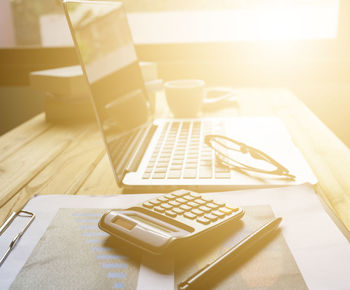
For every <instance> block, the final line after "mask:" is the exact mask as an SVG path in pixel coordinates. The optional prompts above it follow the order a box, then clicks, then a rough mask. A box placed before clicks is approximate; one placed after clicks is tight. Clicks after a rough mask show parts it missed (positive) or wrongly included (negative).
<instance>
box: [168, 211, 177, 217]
mask: <svg viewBox="0 0 350 290" xmlns="http://www.w3.org/2000/svg"><path fill="white" fill-rule="evenodd" d="M165 214H166V215H167V216H170V217H172V218H174V217H176V216H177V214H176V213H175V212H173V211H172V210H167V211H166V212H165Z"/></svg>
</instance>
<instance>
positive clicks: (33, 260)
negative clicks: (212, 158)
mask: <svg viewBox="0 0 350 290" xmlns="http://www.w3.org/2000/svg"><path fill="white" fill-rule="evenodd" d="M244 209H245V211H246V214H245V216H244V217H243V219H242V221H241V222H239V223H237V224H234V225H233V224H230V225H228V226H224V227H223V228H222V230H220V231H215V232H213V233H209V234H206V236H205V238H204V239H201V240H200V241H199V240H197V239H193V240H191V241H189V242H187V243H186V244H184V245H182V246H181V247H179V249H178V251H177V253H176V259H174V260H175V261H176V262H175V279H174V280H175V285H174V286H175V287H176V285H177V284H178V283H179V282H181V281H183V280H185V279H186V278H187V277H189V276H190V275H191V274H193V273H194V272H195V271H197V270H198V269H199V268H200V267H202V266H204V265H206V264H207V263H209V262H211V261H213V260H214V259H215V258H216V257H218V256H219V255H221V254H222V253H224V252H225V251H226V250H227V249H229V248H231V247H232V245H234V244H235V243H237V242H238V241H240V240H241V239H242V238H244V237H245V236H246V235H248V234H249V233H251V232H253V231H254V230H255V229H257V228H258V227H259V226H261V225H262V224H264V223H266V222H268V221H270V220H272V219H273V217H274V215H273V212H272V210H271V207H270V206H249V207H244ZM103 212H105V210H104V209H59V211H58V212H57V214H56V216H55V218H54V219H53V221H52V222H51V224H50V226H49V227H48V229H47V230H46V232H45V234H44V235H43V237H42V238H41V239H40V241H39V243H38V245H37V246H36V247H35V249H34V251H33V252H32V254H31V256H30V258H29V259H28V261H27V262H26V263H25V265H24V266H23V268H22V269H21V271H20V273H19V274H18V275H17V277H16V279H15V281H14V283H13V284H12V285H11V289H136V287H137V281H138V274H139V269H140V259H141V253H140V251H138V250H135V248H130V247H128V246H127V245H125V244H120V243H118V242H117V241H116V240H115V239H113V238H110V237H109V235H108V234H106V233H104V232H103V231H101V230H100V229H99V228H98V226H97V222H98V220H99V219H100V217H101V216H102V213H103ZM169 259H173V257H172V256H169ZM155 263H156V258H155ZM217 278H218V279H217V280H220V283H218V284H215V283H213V282H212V281H209V282H208V287H209V285H210V288H216V289H307V287H306V284H305V282H304V280H303V277H302V275H301V273H300V271H299V269H298V267H297V265H296V263H295V260H294V258H293V256H292V254H291V252H290V250H289V248H288V245H287V244H286V242H285V240H284V238H283V236H282V234H281V233H277V234H276V235H273V236H272V237H271V238H270V240H268V241H266V243H265V244H262V245H261V246H260V247H259V248H256V250H255V251H251V252H249V253H248V255H247V257H244V258H240V259H239V261H238V263H236V264H235V263H234V264H232V265H231V264H230V265H229V266H228V267H227V268H226V269H225V271H223V273H220V277H217ZM139 286H142V285H139ZM149 289H150V288H149Z"/></svg>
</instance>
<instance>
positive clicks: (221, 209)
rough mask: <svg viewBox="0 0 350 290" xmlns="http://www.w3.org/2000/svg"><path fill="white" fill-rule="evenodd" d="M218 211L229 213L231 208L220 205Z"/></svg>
mask: <svg viewBox="0 0 350 290" xmlns="http://www.w3.org/2000/svg"><path fill="white" fill-rule="evenodd" d="M219 211H221V212H223V213H224V214H230V213H232V211H233V210H232V209H230V208H228V207H221V208H219Z"/></svg>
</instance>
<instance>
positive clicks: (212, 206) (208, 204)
mask: <svg viewBox="0 0 350 290" xmlns="http://www.w3.org/2000/svg"><path fill="white" fill-rule="evenodd" d="M206 206H207V207H210V208H211V209H218V208H219V206H218V205H216V204H214V203H212V202H209V203H207V204H206Z"/></svg>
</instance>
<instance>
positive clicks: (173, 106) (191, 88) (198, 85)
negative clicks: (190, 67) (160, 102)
mask: <svg viewBox="0 0 350 290" xmlns="http://www.w3.org/2000/svg"><path fill="white" fill-rule="evenodd" d="M164 88H165V94H166V99H167V102H168V106H169V108H170V111H171V112H172V113H173V115H174V117H175V118H194V117H197V116H198V114H199V112H200V109H201V106H202V102H203V99H204V95H205V82H204V81H203V80H193V79H183V80H173V81H169V82H166V83H165V84H164Z"/></svg>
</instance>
